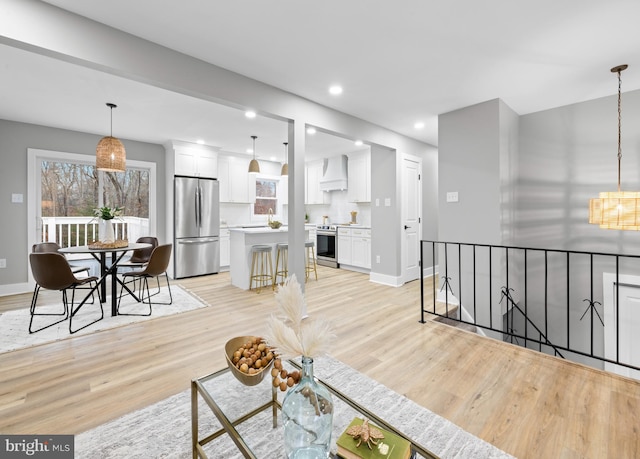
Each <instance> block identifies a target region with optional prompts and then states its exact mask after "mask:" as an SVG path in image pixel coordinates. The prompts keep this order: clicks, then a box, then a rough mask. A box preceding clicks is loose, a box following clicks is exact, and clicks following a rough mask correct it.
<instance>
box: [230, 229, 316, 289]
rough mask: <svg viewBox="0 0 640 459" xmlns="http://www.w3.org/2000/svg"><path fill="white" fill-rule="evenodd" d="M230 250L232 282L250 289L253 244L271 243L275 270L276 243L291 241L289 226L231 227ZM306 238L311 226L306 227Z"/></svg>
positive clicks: (242, 287)
mask: <svg viewBox="0 0 640 459" xmlns="http://www.w3.org/2000/svg"><path fill="white" fill-rule="evenodd" d="M229 236H230V252H231V258H230V263H229V272H230V274H231V284H232V285H234V286H236V287H239V288H241V289H243V290H249V274H250V273H251V246H253V245H257V244H261V245H270V246H271V247H272V250H271V259H272V262H273V270H274V272H275V269H276V253H277V251H276V244H278V243H282V242H284V243H287V242H289V232H288V227H286V226H282V227H280V228H278V229H271V228H270V227H268V226H261V227H253V228H229ZM305 238H306V239H309V228H305Z"/></svg>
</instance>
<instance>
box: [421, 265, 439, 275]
mask: <svg viewBox="0 0 640 459" xmlns="http://www.w3.org/2000/svg"><path fill="white" fill-rule="evenodd" d="M437 272H438V265H435V266H429V267H428V268H424V269H423V270H422V276H423V277H432V276H433V275H434V273H437Z"/></svg>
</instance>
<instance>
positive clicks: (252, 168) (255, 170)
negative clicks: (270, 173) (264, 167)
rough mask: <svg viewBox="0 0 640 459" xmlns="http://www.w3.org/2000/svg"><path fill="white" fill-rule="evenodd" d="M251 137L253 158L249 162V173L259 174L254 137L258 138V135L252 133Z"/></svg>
mask: <svg viewBox="0 0 640 459" xmlns="http://www.w3.org/2000/svg"><path fill="white" fill-rule="evenodd" d="M251 138H252V139H253V159H252V160H251V162H250V163H249V173H250V174H259V173H260V164H259V163H258V160H257V159H256V139H257V138H258V136H255V135H252V136H251Z"/></svg>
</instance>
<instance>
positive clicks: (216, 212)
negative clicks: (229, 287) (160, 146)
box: [173, 176, 220, 279]
mask: <svg viewBox="0 0 640 459" xmlns="http://www.w3.org/2000/svg"><path fill="white" fill-rule="evenodd" d="M173 215H174V218H175V220H174V248H175V249H174V258H173V260H174V277H175V278H176V279H179V278H183V277H193V276H201V275H204V274H213V273H217V272H218V271H219V270H220V194H219V184H218V181H217V180H216V179H208V178H198V177H183V176H176V177H175V178H174V204H173Z"/></svg>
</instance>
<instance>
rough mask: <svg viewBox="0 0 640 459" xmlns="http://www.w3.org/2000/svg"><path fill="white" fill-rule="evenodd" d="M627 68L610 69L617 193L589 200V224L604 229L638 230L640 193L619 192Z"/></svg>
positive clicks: (604, 194) (605, 194) (612, 192)
mask: <svg viewBox="0 0 640 459" xmlns="http://www.w3.org/2000/svg"><path fill="white" fill-rule="evenodd" d="M626 68H627V66H626V65H619V66H617V67H614V68H612V69H611V71H612V72H614V73H617V74H618V191H602V192H600V194H599V195H598V196H599V197H597V198H593V199H590V200H589V223H591V224H594V225H599V226H600V228H604V229H616V230H630V231H638V230H640V192H639V191H620V172H621V170H622V167H621V162H622V129H621V125H622V108H621V107H622V90H621V89H622V83H621V78H620V73H621V72H622V71H623V70H625V69H626Z"/></svg>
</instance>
